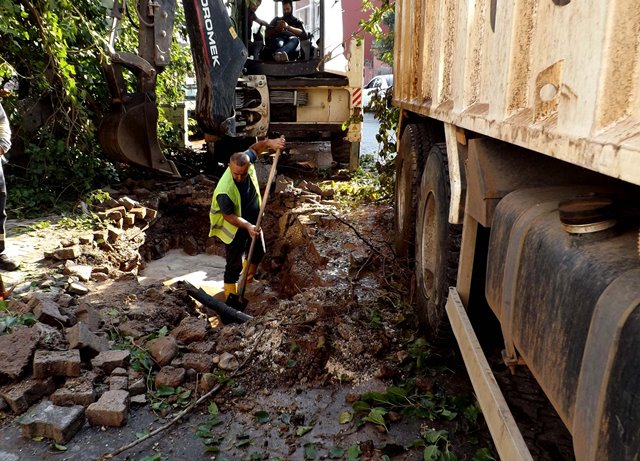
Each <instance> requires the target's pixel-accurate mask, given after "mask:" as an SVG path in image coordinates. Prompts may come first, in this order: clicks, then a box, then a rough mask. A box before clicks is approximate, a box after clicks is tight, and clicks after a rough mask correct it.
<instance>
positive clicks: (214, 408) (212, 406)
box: [207, 402, 220, 416]
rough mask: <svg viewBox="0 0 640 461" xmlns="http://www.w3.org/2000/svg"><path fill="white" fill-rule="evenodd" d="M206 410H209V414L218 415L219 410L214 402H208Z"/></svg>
mask: <svg viewBox="0 0 640 461" xmlns="http://www.w3.org/2000/svg"><path fill="white" fill-rule="evenodd" d="M207 410H208V411H209V414H210V415H216V416H217V415H219V414H220V411H219V410H218V405H216V403H215V402H211V403H210V404H209V406H208V407H207Z"/></svg>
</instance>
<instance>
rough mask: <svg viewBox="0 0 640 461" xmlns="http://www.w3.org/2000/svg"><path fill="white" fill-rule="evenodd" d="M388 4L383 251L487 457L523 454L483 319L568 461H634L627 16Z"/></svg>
mask: <svg viewBox="0 0 640 461" xmlns="http://www.w3.org/2000/svg"><path fill="white" fill-rule="evenodd" d="M395 7H396V22H395V48H394V75H395V84H394V92H393V93H394V94H393V104H394V105H395V106H397V107H398V108H399V109H400V123H399V127H398V131H399V133H398V136H399V139H400V142H399V147H398V154H397V158H396V185H395V205H394V208H395V226H396V232H395V234H396V241H395V248H396V252H397V253H398V254H399V255H402V256H404V257H407V258H408V259H409V260H410V261H412V263H413V264H414V267H415V280H416V287H415V288H416V299H415V306H416V307H415V310H416V315H417V318H418V319H419V321H420V323H421V325H422V326H423V327H424V328H425V331H427V332H428V334H429V335H430V337H431V338H432V339H433V340H438V341H444V342H446V341H451V340H452V339H455V341H456V342H457V345H458V346H459V349H460V351H461V355H462V357H463V359H464V362H465V366H466V368H467V371H468V373H469V376H470V379H471V382H472V384H473V387H474V390H475V392H476V395H477V397H478V400H479V403H480V405H481V407H482V410H483V413H484V415H485V419H486V421H487V423H488V427H489V429H490V431H491V434H492V437H493V439H494V441H495V444H496V448H497V451H498V453H499V455H500V458H501V459H503V460H505V461H514V460H521V459H523V460H524V459H532V457H531V453H530V450H529V449H528V447H527V446H526V444H525V443H524V442H523V437H522V434H521V432H520V431H519V430H518V428H517V425H516V424H515V422H514V419H513V416H512V414H511V412H510V410H509V407H508V405H507V404H506V402H505V398H504V395H503V393H502V392H501V390H500V388H499V386H498V385H497V382H496V379H495V376H494V374H493V373H492V370H491V367H490V366H489V362H488V360H487V356H486V355H485V353H484V351H483V348H482V347H481V346H482V345H484V344H485V343H482V344H481V343H480V342H479V340H478V338H479V337H483V335H485V333H486V332H487V331H488V328H489V325H490V324H491V322H494V323H495V324H496V325H499V328H497V330H499V331H498V335H499V334H500V333H501V335H502V338H501V339H500V345H501V347H500V348H499V349H500V350H502V359H503V360H504V363H505V364H506V365H507V366H508V367H509V368H510V369H512V370H513V371H514V372H515V373H518V370H519V369H521V367H527V368H528V369H529V371H530V372H531V375H532V376H533V377H534V378H535V380H536V381H537V383H538V384H539V385H540V388H541V389H542V390H543V391H544V393H545V394H546V396H547V397H548V400H549V402H550V403H551V404H552V405H553V407H554V408H555V410H556V411H557V413H558V415H559V417H560V418H561V419H562V421H563V423H564V424H565V425H566V427H567V428H568V430H569V432H570V433H571V436H572V443H573V449H574V453H575V458H576V459H577V460H578V461H596V460H638V459H640V431H639V430H638V428H639V427H640V373H638V369H640V257H639V244H640V242H639V235H638V234H639V232H638V230H639V227H640V187H639V186H640V78H639V77H638V75H639V72H640V40H639V39H638V37H639V33H638V31H639V30H640V10H639V9H638V6H637V4H636V3H635V2H633V1H630V0H610V1H607V2H597V1H594V2H578V1H571V0H547V1H530V0H523V1H518V2H496V1H488V0H468V1H462V2H456V1H450V0H397V1H396V6H395ZM496 321H497V322H496Z"/></svg>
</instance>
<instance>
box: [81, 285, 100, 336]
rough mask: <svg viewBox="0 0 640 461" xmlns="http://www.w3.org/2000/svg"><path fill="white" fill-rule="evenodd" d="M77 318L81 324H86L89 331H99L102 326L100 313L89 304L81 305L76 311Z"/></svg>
mask: <svg viewBox="0 0 640 461" xmlns="http://www.w3.org/2000/svg"><path fill="white" fill-rule="evenodd" d="M93 275H95V274H93ZM76 318H77V319H78V321H79V322H84V324H85V325H87V327H88V328H89V330H91V331H93V332H96V331H98V330H99V329H100V325H101V324H102V317H100V313H99V312H98V311H97V310H96V309H94V308H93V306H92V305H91V304H89V303H80V305H79V306H78V308H77V309H76Z"/></svg>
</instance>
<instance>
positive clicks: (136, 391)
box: [129, 370, 147, 395]
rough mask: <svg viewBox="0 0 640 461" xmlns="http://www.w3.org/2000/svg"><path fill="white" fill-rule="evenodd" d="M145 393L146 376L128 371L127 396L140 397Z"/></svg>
mask: <svg viewBox="0 0 640 461" xmlns="http://www.w3.org/2000/svg"><path fill="white" fill-rule="evenodd" d="M146 392H147V381H146V376H145V375H143V374H142V373H139V372H137V371H135V370H129V394H131V395H140V394H144V393H146Z"/></svg>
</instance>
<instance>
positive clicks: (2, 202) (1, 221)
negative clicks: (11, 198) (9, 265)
mask: <svg viewBox="0 0 640 461" xmlns="http://www.w3.org/2000/svg"><path fill="white" fill-rule="evenodd" d="M6 205H7V193H6V192H0V254H2V253H4V226H5V224H6V222H7V211H6V210H5V208H6Z"/></svg>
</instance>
